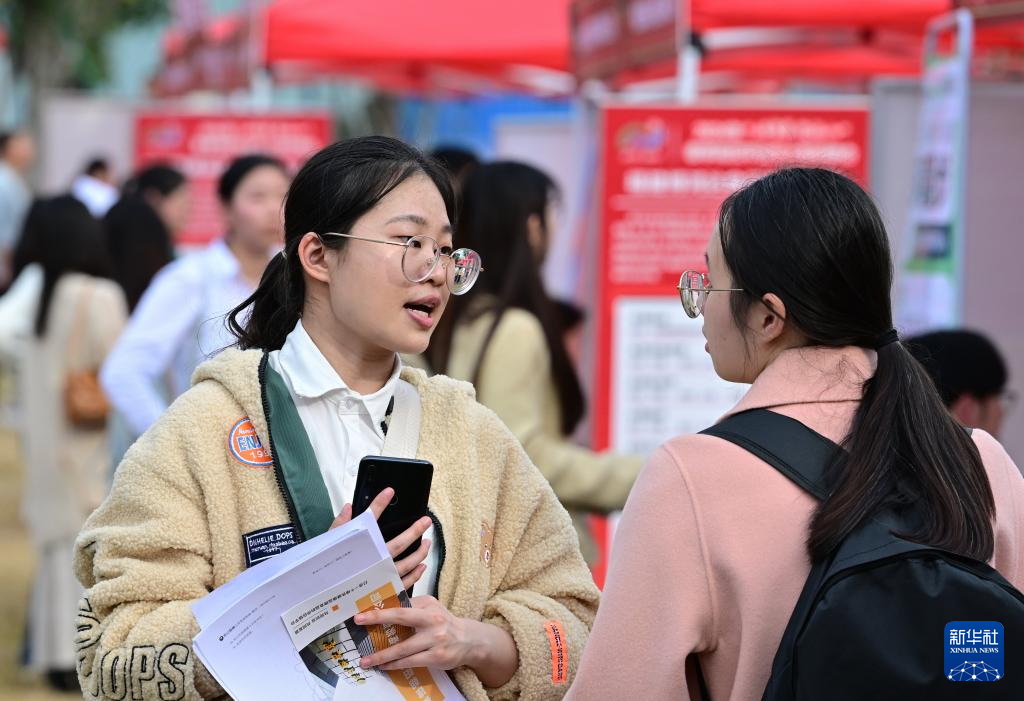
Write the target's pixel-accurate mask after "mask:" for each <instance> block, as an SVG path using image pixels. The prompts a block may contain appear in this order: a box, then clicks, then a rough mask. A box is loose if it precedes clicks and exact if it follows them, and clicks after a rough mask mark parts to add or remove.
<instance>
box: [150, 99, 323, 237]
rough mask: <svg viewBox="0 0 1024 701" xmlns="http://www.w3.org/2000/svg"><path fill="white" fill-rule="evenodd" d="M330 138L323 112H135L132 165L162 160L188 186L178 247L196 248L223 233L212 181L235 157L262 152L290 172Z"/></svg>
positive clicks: (215, 185) (214, 185)
mask: <svg viewBox="0 0 1024 701" xmlns="http://www.w3.org/2000/svg"><path fill="white" fill-rule="evenodd" d="M330 140H331V122H330V119H329V117H328V116H327V115H326V114H320V113H313V114H258V115H231V114H227V115H225V114H202V113H192V112H141V113H139V114H138V115H137V116H136V121H135V167H136V168H137V169H138V168H142V167H145V166H147V165H150V164H153V163H157V162H166V163H169V164H171V165H173V166H175V167H176V168H179V169H180V170H181V171H182V172H184V173H185V176H186V177H187V178H188V181H189V183H190V184H191V186H192V216H191V221H190V223H189V226H188V230H187V231H186V232H185V234H184V235H183V236H182V237H181V238H179V240H178V241H177V242H176V243H177V244H178V245H179V246H198V245H203V244H205V243H208V242H209V241H211V240H213V239H214V238H216V237H218V236H220V235H221V234H223V233H224V230H223V229H224V224H223V219H222V217H221V213H220V205H219V202H218V200H217V181H218V179H219V178H220V175H221V172H223V170H224V168H225V166H227V164H228V163H229V162H230V161H231V160H232V159H233V158H235V157H237V156H241V155H245V154H250V153H266V154H269V155H272V156H276V157H277V158H280V159H281V160H282V161H284V163H285V165H286V166H287V167H288V169H289V171H290V172H291V173H294V172H295V171H296V170H297V169H298V168H299V166H301V165H302V164H303V163H304V162H305V161H306V159H308V158H309V157H310V156H311V155H313V153H315V152H316V151H317V150H319V149H321V148H323V147H324V146H326V145H327V144H328V143H329V142H330Z"/></svg>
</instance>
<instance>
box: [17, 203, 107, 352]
mask: <svg viewBox="0 0 1024 701" xmlns="http://www.w3.org/2000/svg"><path fill="white" fill-rule="evenodd" d="M30 263H38V264H39V265H40V267H42V269H43V290H42V294H41V295H40V299H39V306H38V309H37V311H36V319H35V327H34V328H35V334H36V337H37V338H42V337H43V336H44V335H46V322H47V320H48V319H49V316H50V307H51V302H52V301H53V293H54V290H56V288H57V283H58V282H60V278H61V277H62V276H63V275H65V274H67V273H84V274H86V275H92V276H94V277H109V276H110V259H109V257H108V255H107V242H106V237H105V235H104V232H103V227H102V226H100V223H99V222H98V221H96V219H95V218H94V217H93V216H92V215H91V214H89V210H88V209H86V207H85V205H84V204H82V203H81V202H80V201H79V200H78V199H76V198H74V197H72V196H71V195H60V196H58V197H52V198H49V199H39V200H36V201H35V202H33V203H32V206H31V207H30V208H29V210H28V215H27V216H26V217H25V224H24V226H23V227H22V232H21V239H20V240H19V241H18V247H17V249H16V251H15V265H14V267H15V269H16V270H17V271H18V272H20V271H21V270H22V269H24V267H25V266H27V265H29V264H30Z"/></svg>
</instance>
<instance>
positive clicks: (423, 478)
mask: <svg viewBox="0 0 1024 701" xmlns="http://www.w3.org/2000/svg"><path fill="white" fill-rule="evenodd" d="M433 476H434V466H433V465H432V464H430V463H429V462H427V461H426V460H406V459H404V458H389V457H385V456H383V455H367V456H366V457H365V458H363V459H362V460H360V461H359V474H358V476H357V477H356V490H355V495H354V496H353V498H352V517H353V518H354V517H356V516H358V515H359V514H361V513H363V512H364V511H366V510H367V509H368V508H370V502H372V501H373V500H374V498H375V497H376V496H377V495H378V494H380V493H381V492H382V491H384V489H386V488H387V487H391V488H392V489H394V490H395V496H394V498H393V499H392V500H391V503H390V504H388V506H387V508H386V509H384V513H382V514H381V515H380V518H379V519H377V524H378V525H379V526H380V532H381V533H382V534H383V535H384V542H385V543H386V542H388V541H389V540H391V539H392V538H394V537H395V536H397V535H399V534H400V533H402V531H404V530H405V529H407V528H409V526H411V525H412V524H414V523H416V521H418V520H419V519H421V518H423V517H424V516H426V515H427V501H428V499H429V498H430V480H431V478H432V477H433ZM422 541H423V539H422V538H417V539H416V542H415V543H413V544H412V545H410V546H409V547H408V548H406V549H405V551H404V552H402V553H401V554H400V555H398V556H397V557H395V560H396V561H398V560H401V559H402V558H405V557H408V556H409V555H412V554H413V553H414V552H416V549H417V548H418V547H420V544H421V543H422Z"/></svg>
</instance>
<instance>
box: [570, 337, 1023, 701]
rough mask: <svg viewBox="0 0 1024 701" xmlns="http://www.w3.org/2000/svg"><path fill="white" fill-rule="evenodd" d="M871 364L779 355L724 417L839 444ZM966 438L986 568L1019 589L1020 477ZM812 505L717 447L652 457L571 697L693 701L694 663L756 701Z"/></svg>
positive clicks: (619, 536) (789, 603)
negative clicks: (789, 426)
mask: <svg viewBox="0 0 1024 701" xmlns="http://www.w3.org/2000/svg"><path fill="white" fill-rule="evenodd" d="M875 362H876V355H875V353H874V352H873V351H866V350H864V349H860V348H844V349H839V350H829V349H823V348H813V349H807V348H805V349H793V350H789V351H785V352H784V353H782V354H781V355H780V356H779V357H778V358H777V359H776V360H775V361H774V362H773V363H772V364H771V365H769V366H768V368H766V369H765V371H764V372H763V373H762V374H761V375H760V376H759V377H758V378H757V381H756V382H755V383H754V384H753V385H752V386H751V388H750V390H749V391H748V392H747V394H746V396H744V398H743V399H742V400H741V401H740V403H739V404H738V405H737V406H736V407H735V408H733V410H732V411H731V412H730V414H732V413H736V412H739V411H744V410H746V409H753V408H770V409H771V410H773V411H776V412H778V413H780V414H785V415H786V416H791V417H793V418H795V419H797V420H799V421H801V422H803V423H804V424H806V425H808V426H810V427H811V428H813V429H814V430H816V431H818V432H819V433H821V434H823V435H825V436H827V437H828V438H830V439H832V440H833V441H836V442H839V441H841V440H842V439H843V437H844V436H845V435H846V433H847V432H848V430H849V427H850V423H851V421H852V419H853V414H854V412H855V410H856V408H857V404H858V401H859V399H860V397H861V393H862V389H861V385H862V383H863V381H864V380H865V379H866V378H868V377H870V376H871V375H872V374H873V373H874V366H875ZM974 441H975V443H976V444H977V446H978V449H979V450H980V451H981V457H982V460H983V461H984V463H985V467H986V469H987V471H988V475H989V480H990V482H991V485H992V492H993V494H994V495H995V501H996V521H995V528H996V546H995V556H994V557H993V559H992V563H991V564H992V565H993V566H994V567H995V568H996V569H998V570H999V571H1000V572H1001V573H1002V574H1003V576H1004V577H1006V578H1007V579H1008V580H1010V582H1012V583H1013V584H1014V586H1016V587H1018V588H1021V587H1022V585H1024V552H1022V541H1024V478H1022V476H1021V473H1020V471H1019V470H1018V469H1017V467H1016V466H1015V465H1014V464H1013V462H1012V461H1011V460H1010V457H1009V456H1008V455H1007V454H1006V452H1005V451H1004V450H1003V448H1002V446H1000V445H999V443H997V442H996V441H995V440H994V439H993V438H992V437H991V436H989V435H988V434H987V433H984V432H983V431H975V432H974ZM814 507H815V501H814V499H813V498H812V497H810V496H809V495H807V494H805V493H804V492H803V491H801V490H800V489H799V488H798V487H796V486H795V485H793V484H792V483H791V482H790V481H789V480H788V479H786V478H785V477H783V476H782V475H780V474H779V473H778V472H776V471H775V470H774V469H773V468H772V467H770V466H768V465H766V464H765V463H764V462H762V461H761V460H759V459H758V458H755V457H754V456H752V455H750V454H749V453H747V452H746V451H744V450H743V449H741V448H739V447H737V446H735V445H733V444H731V443H728V442H726V441H723V440H721V439H718V438H714V437H710V436H697V435H693V436H681V437H678V438H675V439H673V440H671V441H669V442H668V443H666V444H665V445H664V446H662V447H661V448H659V449H658V451H657V452H656V453H655V454H654V455H653V456H652V457H651V459H650V461H649V462H648V464H647V466H646V467H645V469H644V472H643V473H642V474H641V475H640V478H639V480H638V481H637V483H636V485H635V486H634V487H633V491H632V494H631V495H630V497H629V501H628V502H627V504H626V509H625V512H624V514H623V517H622V521H621V523H620V525H619V528H618V531H617V532H616V537H615V544H614V547H613V551H612V556H611V566H610V570H609V574H608V580H607V585H606V587H605V590H604V594H603V597H602V601H601V606H600V608H599V610H598V614H597V621H596V623H595V625H594V629H593V632H592V634H591V636H590V640H589V642H588V643H587V647H586V650H585V651H584V654H583V659H582V661H581V663H580V670H579V673H578V675H577V677H576V681H575V683H574V684H573V686H572V689H571V690H570V692H569V695H568V697H567V698H570V699H585V700H587V701H589V700H591V699H595V700H597V699H641V698H642V699H644V700H645V701H647V700H652V701H654V700H659V699H666V700H668V699H681V698H683V699H684V698H687V697H689V698H691V699H699V698H700V695H699V691H698V690H697V688H696V683H695V680H696V678H695V676H694V665H693V655H694V654H696V655H699V658H700V663H701V668H702V669H703V671H704V675H705V678H706V680H707V684H708V690H709V692H710V694H711V697H712V698H713V699H715V701H724V700H725V699H734V700H737V701H740V700H742V701H746V700H748V699H751V700H754V701H756V700H757V699H760V698H761V694H762V692H763V690H764V686H765V683H766V682H767V681H768V676H769V673H770V671H771V665H772V659H773V658H774V656H775V651H776V648H777V647H778V644H779V641H780V640H781V638H782V633H783V631H784V630H785V627H786V623H787V621H788V620H789V616H790V614H791V613H792V611H793V607H794V606H795V604H796V600H797V598H798V597H799V594H800V591H801V589H802V588H803V584H804V580H805V579H806V577H807V574H808V572H809V570H810V561H809V560H808V556H807V552H806V549H805V545H804V544H805V541H806V538H807V526H808V523H809V519H810V516H811V513H812V511H813V509H814ZM936 644H938V642H937V643H936ZM684 670H685V673H684Z"/></svg>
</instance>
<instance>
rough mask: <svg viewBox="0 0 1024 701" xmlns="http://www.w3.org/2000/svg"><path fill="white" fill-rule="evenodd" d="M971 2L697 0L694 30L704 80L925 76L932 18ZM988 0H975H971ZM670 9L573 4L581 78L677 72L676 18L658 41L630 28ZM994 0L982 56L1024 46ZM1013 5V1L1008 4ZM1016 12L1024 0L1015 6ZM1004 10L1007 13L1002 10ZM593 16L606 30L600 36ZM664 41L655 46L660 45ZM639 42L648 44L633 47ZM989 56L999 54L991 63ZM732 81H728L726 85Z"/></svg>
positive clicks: (636, 2) (617, 0)
mask: <svg viewBox="0 0 1024 701" xmlns="http://www.w3.org/2000/svg"><path fill="white" fill-rule="evenodd" d="M970 2H971V0H959V2H957V1H956V0H831V1H830V2H828V3H821V2H818V1H817V0H777V1H775V2H764V1H763V0H691V2H690V3H689V5H690V9H691V22H692V26H691V30H692V32H693V33H694V36H695V37H696V39H695V41H696V42H697V43H698V45H699V46H700V48H701V53H702V59H701V73H702V80H703V82H704V85H705V86H707V85H709V84H711V83H712V81H709V80H706V78H708V77H709V76H714V75H722V74H727V75H733V76H736V77H737V78H738V80H739V81H740V82H742V81H747V82H749V81H750V80H751V79H762V80H763V79H765V78H769V77H770V78H772V79H774V80H775V82H776V83H777V84H781V83H782V81H785V80H787V79H811V80H820V81H828V82H831V83H842V82H853V83H857V82H860V83H861V84H863V82H864V81H865V80H867V79H869V78H871V77H874V76H877V75H904V76H906V75H917V74H918V73H919V72H920V68H921V48H922V43H923V29H924V26H925V24H926V23H927V21H928V20H929V19H931V18H933V17H937V16H939V15H942V14H945V13H947V12H950V11H952V10H953V9H955V7H956V6H957V5H963V4H970ZM978 3H985V0H973V4H978ZM655 4H658V5H667V6H668V7H670V8H671V6H672V5H673V0H662V2H660V3H659V2H658V0H576V2H575V3H574V4H573V11H574V13H575V17H574V26H573V30H574V34H575V37H574V38H575V39H576V43H575V45H574V47H573V48H574V54H575V61H574V70H575V71H576V73H577V75H579V76H581V77H582V78H599V79H602V80H604V81H605V82H607V83H608V84H609V85H610V86H612V87H613V88H622V87H624V86H626V85H629V84H632V83H636V82H642V81H650V80H657V79H663V78H667V77H670V76H673V75H674V74H675V72H676V67H677V64H676V46H675V35H674V33H673V32H672V31H671V29H672V24H671V23H673V22H674V21H675V17H674V15H673V14H671V13H665V20H666V23H667V28H668V29H669V30H670V31H668V32H665V31H662V32H661V33H660V35H659V36H658V38H657V39H654V38H652V31H651V30H650V28H646V29H645V30H644V33H643V35H642V36H640V37H639V38H637V37H636V36H631V34H636V30H634V29H633V27H632V15H633V10H634V8H636V7H640V6H646V7H647V8H651V7H653V6H654V5H655ZM998 4H1000V3H999V2H998V0H989V2H988V3H987V6H988V7H986V8H985V9H983V10H979V15H978V16H979V18H981V17H984V18H985V21H980V22H979V24H978V26H977V28H976V31H975V35H976V37H975V38H976V41H975V46H976V49H977V53H978V55H979V56H981V57H987V55H988V53H989V52H990V51H991V50H993V49H997V48H998V49H1002V50H1009V49H1016V50H1018V51H1019V50H1020V48H1021V47H1022V46H1024V25H1022V23H1020V22H1016V23H1012V22H1011V23H994V22H989V21H988V19H989V18H990V17H992V16H993V10H992V9H991V6H993V5H998ZM1004 4H1005V3H1004ZM1017 12H1018V17H1019V12H1020V7H1019V5H1018V7H1017ZM1004 16H1005V15H1004ZM587 22H590V23H592V25H594V26H599V27H601V28H602V29H603V31H601V32H597V33H596V35H597V36H598V37H599V38H600V39H601V40H603V41H604V43H603V44H602V43H601V42H600V41H599V42H594V41H592V38H593V36H594V33H593V32H592V31H591V30H592V27H585V26H583V25H584V24H585V23H587ZM655 44H656V46H652V45H655ZM634 46H643V47H644V53H643V54H642V55H634ZM990 63H991V61H990ZM725 84H726V85H728V83H725Z"/></svg>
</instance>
